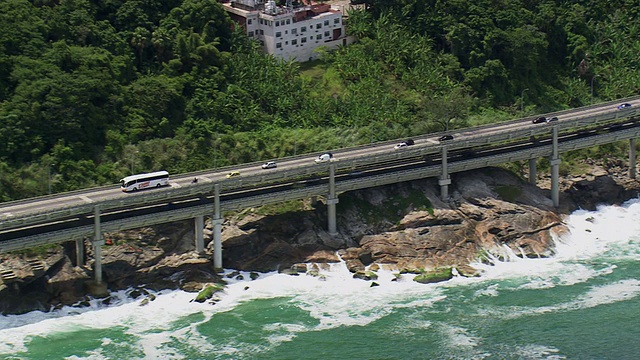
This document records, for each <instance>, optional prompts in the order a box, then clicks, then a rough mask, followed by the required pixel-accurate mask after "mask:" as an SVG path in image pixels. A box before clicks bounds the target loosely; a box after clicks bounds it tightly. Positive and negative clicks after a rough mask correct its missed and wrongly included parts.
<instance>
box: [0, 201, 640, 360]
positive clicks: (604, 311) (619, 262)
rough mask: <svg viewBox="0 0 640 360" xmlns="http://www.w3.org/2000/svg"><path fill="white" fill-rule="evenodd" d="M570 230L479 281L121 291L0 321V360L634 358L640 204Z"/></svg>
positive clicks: (270, 281)
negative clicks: (544, 252)
mask: <svg viewBox="0 0 640 360" xmlns="http://www.w3.org/2000/svg"><path fill="white" fill-rule="evenodd" d="M567 223H568V225H569V226H570V227H571V233H572V235H571V236H570V237H568V238H565V239H560V240H558V244H557V248H558V252H557V255H556V256H555V257H554V258H550V259H537V260H531V259H519V258H515V257H513V256H511V259H512V260H511V261H509V262H496V263H495V264H494V265H493V266H489V265H481V264H476V266H477V267H479V268H481V269H482V270H483V271H484V273H483V276H482V277H481V278H474V279H467V278H462V277H455V278H454V279H452V280H451V281H449V282H446V283H439V284H430V285H422V284H418V283H415V282H413V281H411V276H410V275H405V276H404V277H403V278H402V279H401V280H400V281H397V282H395V281H391V280H392V279H393V273H392V272H389V271H381V272H380V278H379V279H378V281H377V283H379V284H380V286H377V287H371V286H370V285H371V284H370V283H369V282H365V281H362V280H356V279H352V277H351V274H349V272H348V271H347V270H346V267H345V266H344V264H335V265H333V266H332V267H331V269H327V270H325V271H323V274H324V275H325V276H326V280H325V281H322V280H320V279H318V278H315V277H310V276H304V275H303V276H297V277H293V276H288V275H281V274H275V273H273V274H264V275H262V276H261V277H260V278H259V279H257V280H255V281H250V280H246V281H245V280H243V281H238V280H233V281H232V282H231V284H230V285H229V286H228V287H227V289H226V290H225V292H224V294H222V295H221V296H220V301H219V302H217V303H216V304H210V303H205V304H200V303H195V302H190V300H192V299H193V298H194V294H188V293H184V292H180V291H172V292H163V293H160V294H158V296H157V298H156V300H155V301H152V302H150V303H149V304H148V305H146V306H142V305H141V304H140V301H134V300H130V299H127V297H126V296H125V292H122V293H116V294H114V296H116V297H120V298H121V300H119V301H117V302H116V305H111V306H109V307H105V306H101V305H99V302H96V303H95V305H94V306H93V307H91V308H87V309H73V308H65V309H63V310H61V311H58V312H54V313H40V312H33V313H29V314H25V315H20V316H6V317H0V339H2V341H0V358H7V359H639V358H640V345H638V344H639V343H640V341H639V339H640V330H639V329H638V324H639V319H640V300H639V299H640V296H639V295H640V265H639V260H640V201H637V200H636V201H631V202H629V203H627V204H625V205H624V206H621V207H614V206H609V207H603V208H601V209H599V210H598V211H596V212H576V213H575V214H573V215H572V216H571V217H570V218H569V219H568V220H567ZM505 251H506V250H505ZM506 255H513V254H506ZM245 279H249V277H248V276H245Z"/></svg>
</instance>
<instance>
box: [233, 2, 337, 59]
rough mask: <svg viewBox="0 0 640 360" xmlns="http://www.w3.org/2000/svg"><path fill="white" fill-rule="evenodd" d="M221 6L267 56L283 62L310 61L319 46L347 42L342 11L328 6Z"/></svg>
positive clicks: (251, 4)
mask: <svg viewBox="0 0 640 360" xmlns="http://www.w3.org/2000/svg"><path fill="white" fill-rule="evenodd" d="M289 3H290V1H289ZM223 6H224V7H225V9H226V10H227V11H228V12H229V15H230V17H231V19H232V20H234V21H235V22H236V23H238V24H240V25H241V26H243V27H244V28H245V29H246V31H247V36H249V37H250V38H252V39H255V40H257V41H259V42H260V44H262V48H263V49H264V51H265V52H266V53H268V54H272V55H274V56H276V57H279V58H282V59H285V60H297V61H300V62H304V61H309V60H313V59H316V58H317V57H318V55H317V54H316V53H314V50H315V49H316V48H318V47H320V46H326V47H327V48H329V49H335V48H337V47H338V46H339V45H343V46H344V45H347V44H348V43H349V42H348V39H347V36H346V31H345V25H344V24H343V21H342V20H343V14H342V12H341V11H340V10H339V9H338V8H333V7H332V6H331V5H329V4H314V3H312V2H311V1H310V0H309V5H305V6H299V7H293V6H290V5H289V6H287V7H279V6H276V4H275V1H273V0H267V1H266V2H265V1H264V0H232V1H231V2H230V3H223Z"/></svg>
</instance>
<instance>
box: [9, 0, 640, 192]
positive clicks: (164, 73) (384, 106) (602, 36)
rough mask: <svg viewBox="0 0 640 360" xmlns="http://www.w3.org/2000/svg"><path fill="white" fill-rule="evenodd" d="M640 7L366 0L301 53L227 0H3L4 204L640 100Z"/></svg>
mask: <svg viewBox="0 0 640 360" xmlns="http://www.w3.org/2000/svg"><path fill="white" fill-rule="evenodd" d="M638 5H640V4H639V3H638V1H637V0H590V1H560V0H556V1H552V0H542V1H530V0H478V1H474V2H469V1H463V0H450V1H438V0H364V7H363V8H362V9H359V10H353V11H350V12H349V13H348V20H347V31H348V33H349V34H350V35H351V36H354V37H355V38H356V42H355V43H353V44H352V45H349V46H346V47H343V48H340V49H339V50H337V51H334V52H327V51H323V50H322V49H320V50H319V51H320V55H321V60H319V61H314V62H312V63H297V62H292V61H281V60H278V59H276V58H274V57H271V56H268V55H265V54H262V53H261V51H260V49H259V47H258V45H257V43H255V42H253V41H251V40H249V39H248V38H247V37H246V36H245V35H244V34H243V32H242V31H239V30H237V29H234V26H233V24H232V22H231V21H230V20H229V17H228V16H227V14H226V13H225V11H224V10H223V8H222V6H221V5H220V4H218V3H217V2H216V1H214V0H163V1H154V0H2V1H0V201H8V200H13V199H19V198H25V197H31V196H38V195H43V194H46V193H47V192H48V190H49V189H48V185H49V179H51V182H50V184H51V186H52V190H53V192H60V191H67V190H71V189H77V188H82V187H90V186H96V185H101V184H113V183H115V182H117V181H118V179H120V178H121V177H123V176H126V175H129V174H130V173H131V172H132V171H133V172H143V171H152V170H159V169H166V170H168V171H170V172H171V173H181V172H187V171H194V170H199V169H207V168H213V167H219V166H223V165H229V164H236V163H242V162H248V161H257V160H266V159H272V158H276V157H281V156H288V155H293V154H294V153H298V154H299V153H302V152H309V151H320V150H325V149H329V148H336V147H344V146H351V145H356V144H361V143H368V142H372V141H379V140H385V139H392V138H399V137H403V136H410V135H416V134H423V133H429V132H435V131H442V130H445V129H448V130H450V129H454V128H460V127H465V126H471V125H477V124H480V123H489V122H496V121H501V120H505V119H511V118H516V117H521V116H526V115H531V114H535V113H541V112H546V111H551V110H559V109H563V108H570V107H577V106H584V105H588V104H589V103H590V102H591V101H603V100H611V99H616V98H621V97H627V96H631V95H637V94H639V93H640V71H639V70H640V66H639V63H640V57H639V56H638V54H639V53H640V16H639V12H640V6H638ZM592 96H593V97H592Z"/></svg>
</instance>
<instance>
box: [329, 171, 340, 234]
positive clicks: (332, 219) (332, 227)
mask: <svg viewBox="0 0 640 360" xmlns="http://www.w3.org/2000/svg"><path fill="white" fill-rule="evenodd" d="M337 203H338V196H337V195H336V166H335V165H334V164H331V165H329V196H328V197H327V219H328V222H329V223H328V227H329V229H328V232H329V235H332V236H334V235H337V234H338V227H337V223H336V204H337Z"/></svg>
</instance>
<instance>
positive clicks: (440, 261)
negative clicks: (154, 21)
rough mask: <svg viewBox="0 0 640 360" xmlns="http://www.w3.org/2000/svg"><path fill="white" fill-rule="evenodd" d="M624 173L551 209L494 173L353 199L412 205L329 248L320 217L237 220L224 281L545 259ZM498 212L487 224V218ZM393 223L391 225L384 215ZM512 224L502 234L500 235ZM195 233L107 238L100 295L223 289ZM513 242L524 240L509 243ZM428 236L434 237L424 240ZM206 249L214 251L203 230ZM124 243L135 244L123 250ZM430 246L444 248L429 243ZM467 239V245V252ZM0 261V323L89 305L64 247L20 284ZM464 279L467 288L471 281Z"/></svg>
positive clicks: (173, 227)
mask: <svg viewBox="0 0 640 360" xmlns="http://www.w3.org/2000/svg"><path fill="white" fill-rule="evenodd" d="M624 171H625V169H623V168H618V169H615V168H614V169H608V170H605V169H604V168H602V167H599V166H597V165H595V164H592V165H591V171H589V172H588V173H585V174H582V175H578V176H571V177H562V178H561V188H560V191H561V198H560V203H561V206H560V207H559V208H558V209H553V208H552V207H551V208H550V207H549V201H550V200H549V199H548V196H547V197H546V198H545V196H546V195H548V191H549V190H548V188H547V189H545V183H546V182H547V179H548V176H546V177H545V176H542V177H540V178H539V179H538V183H537V187H533V186H531V185H528V184H527V183H526V182H524V181H522V179H521V178H518V177H517V176H516V175H514V174H512V173H509V172H508V171H505V170H502V169H497V168H490V169H481V170H476V171H473V172H470V173H461V174H453V176H454V177H455V178H456V179H454V181H453V184H454V189H453V191H452V201H450V202H449V203H444V202H441V201H439V200H438V199H437V186H434V184H437V183H434V181H433V180H431V179H424V180H419V181H415V182H410V183H401V184H396V185H389V186H387V187H381V188H374V189H367V190H368V191H360V192H357V193H358V194H356V195H355V197H356V198H358V199H359V200H358V201H360V200H363V201H366V202H364V204H365V205H366V204H367V203H370V204H372V206H373V209H381V208H383V207H385V206H387V207H388V206H390V205H389V204H388V203H385V202H384V201H385V200H386V199H384V197H385V196H386V195H387V194H386V193H391V194H394V195H395V194H408V198H409V200H411V201H413V203H412V202H411V201H410V202H409V203H408V204H405V203H403V202H402V199H403V198H402V197H398V198H395V199H394V200H392V201H395V202H396V203H401V204H400V206H401V207H402V206H404V207H405V208H399V209H400V210H396V209H394V211H397V212H399V213H400V214H399V215H398V216H397V218H399V220H397V221H396V222H395V223H394V222H392V221H390V220H389V219H376V221H379V223H373V224H368V223H363V222H362V219H363V216H364V218H365V219H366V218H367V217H366V215H367V214H364V215H363V212H364V211H363V210H362V209H356V210H348V211H345V212H343V213H341V214H340V215H341V218H340V220H339V221H340V222H339V229H340V230H339V232H340V235H339V236H338V237H336V238H331V237H328V236H327V234H326V232H325V231H324V230H323V226H324V225H325V224H324V223H323V207H322V205H320V206H319V207H318V208H315V209H314V208H310V209H309V210H304V211H303V212H302V213H300V212H299V213H286V214H284V215H275V216H258V215H256V214H254V213H243V214H242V216H238V217H236V218H230V219H227V220H226V221H225V225H224V226H223V241H224V248H225V251H224V252H223V257H225V259H224V260H223V263H226V264H229V265H228V266H227V267H225V269H227V270H230V271H232V270H239V271H248V272H250V273H251V272H254V273H256V274H259V273H263V272H265V270H270V271H280V272H285V273H289V274H291V275H297V274H304V273H309V272H310V271H309V270H308V269H307V268H306V265H305V266H303V264H306V263H315V264H317V265H316V266H317V268H318V269H320V268H321V266H322V264H323V263H324V264H326V263H335V262H339V261H344V262H345V264H346V265H347V268H348V269H349V270H350V271H351V272H352V273H353V274H354V276H355V275H356V274H359V275H360V276H361V278H362V279H364V280H369V281H375V280H372V279H371V276H373V275H372V274H370V272H371V271H370V269H371V265H374V267H373V268H374V269H377V268H381V267H384V268H387V269H389V268H394V266H395V269H396V271H398V272H408V273H412V272H413V273H416V274H417V273H420V272H423V273H424V271H425V269H426V270H429V269H432V270H433V269H438V268H441V267H443V266H445V265H446V266H449V267H451V268H454V267H460V266H463V265H468V264H469V262H470V261H471V260H472V258H477V255H478V251H479V250H482V251H489V252H491V251H492V250H491V249H492V248H496V247H497V245H498V244H506V245H507V246H512V247H513V248H518V249H524V250H525V251H524V252H522V254H524V255H523V256H527V257H535V256H538V257H547V256H551V254H552V251H551V252H550V250H552V249H551V245H550V239H551V236H550V231H552V229H556V230H553V231H556V232H557V234H560V235H561V234H562V233H563V231H566V229H563V224H562V220H563V219H564V218H566V216H568V215H570V214H571V213H572V212H574V211H575V210H577V209H579V208H583V209H589V210H593V209H595V207H596V206H597V205H599V204H606V203H605V202H604V201H602V200H605V199H606V200H609V203H608V205H619V204H620V203H622V202H624V201H627V200H630V199H632V198H634V197H638V190H639V189H640V183H639V182H638V181H637V180H633V179H628V178H626V179H625V177H624V176H623V172H624ZM496 179H499V180H500V181H502V183H499V181H498V180H496ZM456 183H457V184H456ZM491 187H494V188H496V189H497V188H499V187H503V188H504V187H518V188H520V187H521V188H522V189H523V190H522V193H520V194H519V195H518V196H519V197H516V198H514V199H510V200H511V201H504V199H500V196H497V197H496V194H495V193H494V192H492V191H491V189H490V188H491ZM417 191H419V192H420V193H422V194H424V196H425V198H426V200H427V201H428V202H429V203H430V204H432V209H433V210H432V211H431V213H430V212H429V211H426V210H423V209H422V208H420V206H417V204H415V202H416V194H415V193H416V192H417ZM490 196H493V197H492V198H491V197H490ZM503 196H506V195H503ZM347 200H348V199H346V196H345V199H344V205H343V207H344V208H348V203H349V201H347ZM496 208H498V209H499V210H496V211H495V216H493V217H491V216H489V215H488V214H490V213H491V212H493V211H494V210H495V209H496ZM386 210H388V209H386ZM374 211H375V210H374ZM378 211H380V210H378ZM501 211H502V212H504V213H500V212H501ZM390 214H391V217H392V218H394V216H395V215H394V214H393V212H391V213H390ZM510 214H511V215H510ZM514 214H516V215H514ZM554 214H555V215H554ZM483 216H484V217H483ZM509 216H511V218H509ZM554 216H556V217H557V218H555V219H554ZM523 217H526V219H524V220H522V222H523V223H530V222H533V223H536V224H538V223H539V225H535V226H532V227H529V228H527V226H528V225H527V226H525V225H526V224H525V225H522V224H521V225H522V226H520V225H518V224H515V223H517V222H518V221H520V220H519V219H520V218H523ZM505 219H510V220H508V221H507V220H505ZM391 220H393V219H391ZM372 222H373V221H372ZM509 222H510V223H511V224H502V223H509ZM514 224H515V225H514ZM550 224H551V225H550ZM554 224H555V225H554ZM514 226H516V227H514ZM518 226H520V227H518ZM192 227H193V222H179V223H171V224H166V225H164V226H157V227H154V228H145V229H136V231H127V232H123V233H118V234H108V236H113V235H116V237H115V238H112V243H113V244H114V245H112V246H107V247H106V249H105V251H103V256H104V258H105V259H104V261H103V264H104V265H103V275H104V278H105V281H106V284H107V285H108V287H109V292H113V291H119V290H122V289H128V288H131V289H134V290H136V289H137V291H134V292H133V295H132V296H135V297H139V296H143V297H147V298H148V299H149V301H153V298H152V296H150V294H151V293H152V292H155V291H159V290H163V289H182V290H185V291H188V292H195V293H197V292H198V291H200V290H202V289H203V287H204V285H205V284H210V283H217V282H222V281H223V280H224V278H223V277H222V276H220V274H217V273H216V272H215V270H214V269H213V268H212V262H211V261H210V260H211V258H212V254H211V252H212V243H209V244H210V246H208V247H207V248H206V249H205V254H204V256H200V255H198V254H194V253H193V252H192V248H193V231H192V230H193V229H192ZM470 231H471V232H470ZM519 231H520V232H522V233H523V234H525V235H526V236H523V235H522V234H517V232H519ZM425 232H426V233H431V234H427V235H425V234H424V233H425ZM205 237H206V238H207V241H209V242H210V241H211V227H210V224H209V223H207V229H205ZM132 238H133V239H138V240H137V241H131V240H130V239H132ZM435 238H444V239H445V240H446V241H444V240H443V241H439V242H437V241H436V240H434V239H435ZM469 238H474V239H475V240H473V241H472V242H469ZM390 245H392V246H391V248H390V247H389V246H390ZM249 250H250V251H249ZM332 251H333V254H332V253H331V252H332ZM336 254H339V255H336ZM411 254H413V255H411ZM90 255H92V254H90V253H88V254H87V256H90ZM275 256H279V258H276V257H275ZM0 257H1V258H2V260H3V263H5V265H9V266H14V267H15V268H16V269H20V266H23V267H24V268H23V270H24V274H26V275H24V276H22V277H20V278H19V279H20V281H16V282H13V283H9V284H6V283H5V284H2V283H0V285H3V286H0V313H2V314H19V313H24V312H28V311H32V310H41V311H45V312H46V311H51V310H55V309H57V308H61V307H63V306H68V305H73V304H76V305H79V306H86V304H87V302H88V301H89V300H90V299H92V297H91V296H89V295H88V294H89V293H88V291H87V288H86V285H87V283H90V281H91V280H92V269H91V265H92V264H91V262H88V263H87V264H86V265H85V266H80V267H74V266H72V264H71V261H70V256H69V254H68V253H66V252H65V249H64V247H63V246H58V247H57V249H56V250H55V251H50V252H48V253H47V254H46V256H44V257H42V258H41V260H42V261H43V263H45V264H47V265H48V266H45V271H43V272H42V273H41V274H35V273H34V272H33V271H31V272H30V273H29V271H28V270H29V269H28V268H26V267H27V263H26V260H28V259H26V258H22V259H21V258H20V257H19V256H18V257H16V256H9V255H7V254H3V255H0ZM21 263H22V265H20V264H21ZM274 264H278V265H277V267H275V268H274ZM123 265H126V266H123ZM312 270H314V269H312ZM458 272H459V273H460V272H461V271H460V270H458ZM468 272H469V275H470V276H475V275H474V274H473V271H471V270H469V271H468ZM373 273H375V270H374V271H373ZM38 275H39V276H38ZM104 295H106V294H103V296H102V298H103V300H102V301H104V302H105V303H107V304H108V302H109V296H104ZM194 296H195V295H194Z"/></svg>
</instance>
